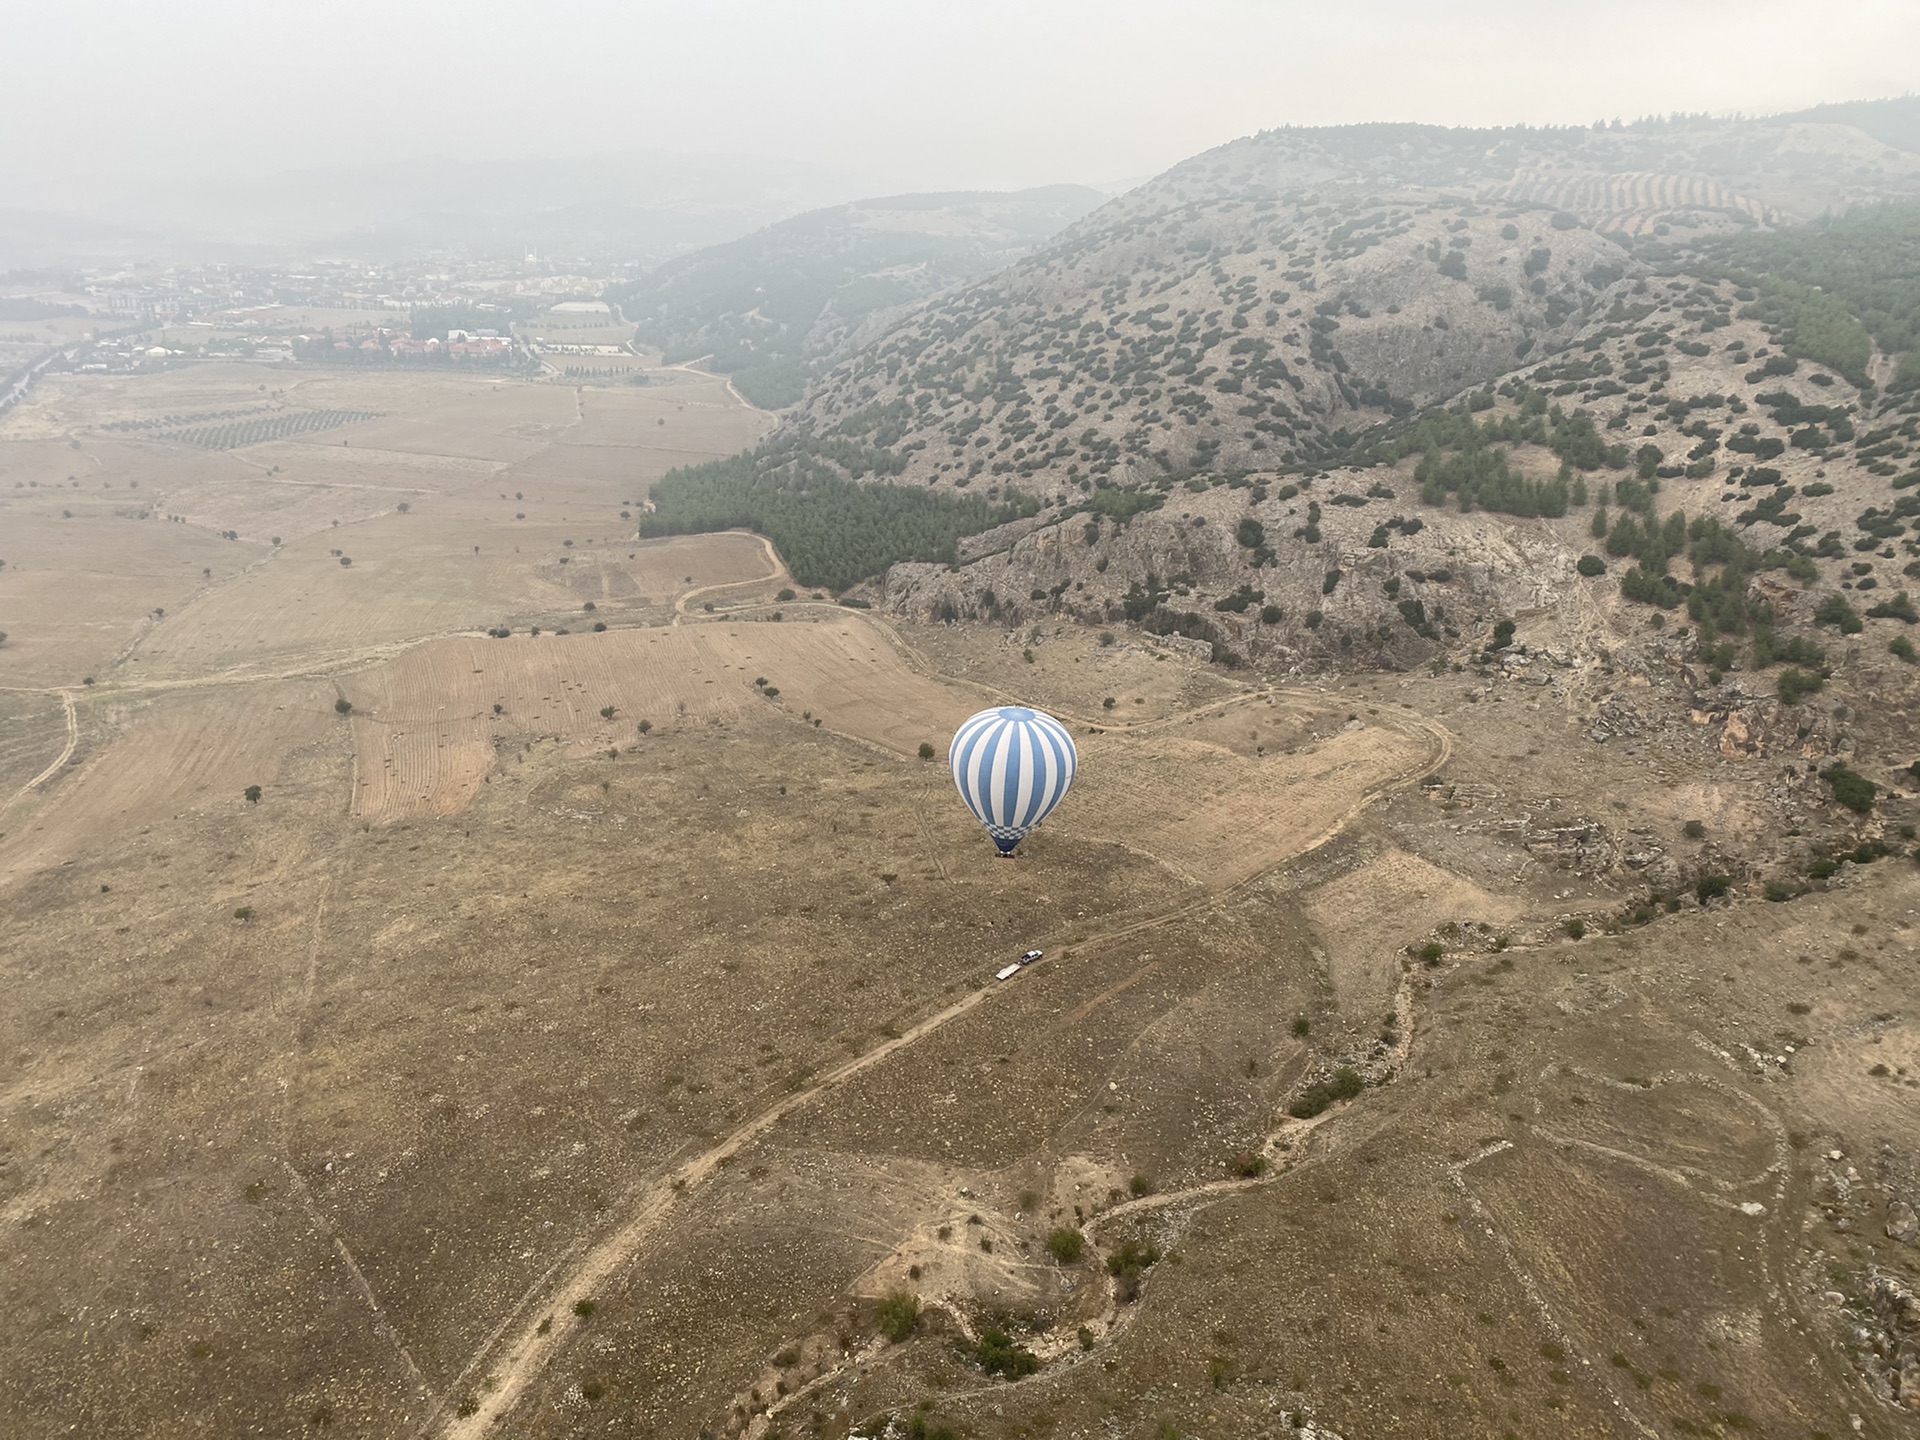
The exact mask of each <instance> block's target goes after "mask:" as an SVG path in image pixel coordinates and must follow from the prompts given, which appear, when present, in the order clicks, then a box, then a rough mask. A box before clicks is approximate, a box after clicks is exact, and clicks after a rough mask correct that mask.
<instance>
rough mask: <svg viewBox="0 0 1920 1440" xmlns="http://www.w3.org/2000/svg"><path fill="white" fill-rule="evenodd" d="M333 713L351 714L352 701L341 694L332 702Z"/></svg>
mask: <svg viewBox="0 0 1920 1440" xmlns="http://www.w3.org/2000/svg"><path fill="white" fill-rule="evenodd" d="M333 713H334V714H336V715H351V714H352V713H353V702H352V701H351V700H349V699H347V698H346V696H344V695H343V696H341V697H340V698H339V699H338V700H336V701H334V702H333Z"/></svg>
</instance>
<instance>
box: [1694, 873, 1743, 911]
mask: <svg viewBox="0 0 1920 1440" xmlns="http://www.w3.org/2000/svg"><path fill="white" fill-rule="evenodd" d="M1732 884H1733V881H1732V879H1731V878H1730V877H1728V876H1726V875H1702V876H1701V877H1700V878H1699V880H1697V881H1696V882H1695V883H1694V887H1693V893H1694V895H1695V896H1696V897H1697V898H1698V899H1699V901H1700V903H1701V904H1702V905H1704V904H1706V903H1707V901H1709V900H1718V899H1719V898H1720V897H1721V896H1723V895H1725V894H1726V893H1727V889H1728V887H1729V886H1731V885H1732Z"/></svg>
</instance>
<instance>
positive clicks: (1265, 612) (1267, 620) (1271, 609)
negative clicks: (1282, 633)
mask: <svg viewBox="0 0 1920 1440" xmlns="http://www.w3.org/2000/svg"><path fill="white" fill-rule="evenodd" d="M1285 618H1286V612H1285V611H1283V610H1282V609H1281V608H1280V607H1279V606H1278V605H1262V606H1261V607H1260V623H1261V624H1262V625H1278V624H1279V623H1280V622H1281V621H1282V620H1284V619H1285Z"/></svg>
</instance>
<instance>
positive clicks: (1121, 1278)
mask: <svg viewBox="0 0 1920 1440" xmlns="http://www.w3.org/2000/svg"><path fill="white" fill-rule="evenodd" d="M1159 1260H1160V1247H1159V1246H1157V1245H1155V1244H1154V1243H1153V1242H1152V1241H1151V1240H1125V1241H1122V1242H1121V1244H1120V1245H1119V1246H1118V1247H1117V1248H1116V1249H1115V1250H1114V1251H1113V1253H1112V1254H1110V1255H1109V1256H1107V1273H1108V1274H1109V1275H1111V1276H1113V1278H1114V1279H1115V1280H1116V1281H1118V1282H1119V1284H1118V1285H1117V1287H1116V1288H1117V1289H1118V1290H1119V1292H1120V1299H1121V1301H1122V1302H1123V1303H1124V1302H1127V1301H1131V1300H1134V1299H1136V1298H1137V1297H1138V1296H1139V1294H1140V1280H1141V1277H1143V1276H1144V1275H1145V1274H1146V1273H1147V1271H1148V1270H1150V1269H1152V1268H1153V1267H1154V1266H1155V1265H1156V1264H1158V1263H1159Z"/></svg>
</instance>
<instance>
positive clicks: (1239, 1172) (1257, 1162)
mask: <svg viewBox="0 0 1920 1440" xmlns="http://www.w3.org/2000/svg"><path fill="white" fill-rule="evenodd" d="M1227 1173H1228V1174H1229V1175H1233V1176H1237V1177H1238V1178H1239V1179H1242V1180H1252V1179H1255V1178H1257V1177H1259V1176H1261V1175H1264V1174H1266V1173H1267V1157H1266V1156H1264V1155H1261V1154H1259V1153H1257V1152H1256V1151H1252V1150H1236V1151H1234V1153H1233V1154H1231V1155H1229V1156H1228V1157H1227Z"/></svg>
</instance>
